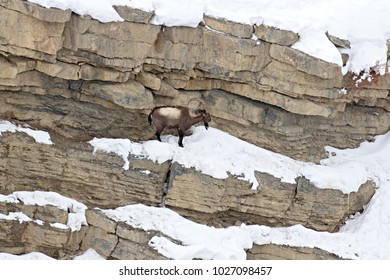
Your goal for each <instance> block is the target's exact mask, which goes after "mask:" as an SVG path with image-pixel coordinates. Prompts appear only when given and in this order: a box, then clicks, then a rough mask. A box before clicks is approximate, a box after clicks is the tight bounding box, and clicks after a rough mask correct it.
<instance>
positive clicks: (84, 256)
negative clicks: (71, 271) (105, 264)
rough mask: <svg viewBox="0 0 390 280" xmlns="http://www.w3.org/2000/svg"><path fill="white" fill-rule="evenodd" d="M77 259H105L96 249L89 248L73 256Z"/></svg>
mask: <svg viewBox="0 0 390 280" xmlns="http://www.w3.org/2000/svg"><path fill="white" fill-rule="evenodd" d="M73 259H74V260H76V261H87V260H104V258H103V257H102V256H101V255H99V254H98V253H97V252H96V251H95V250H94V249H92V248H89V249H88V250H86V251H85V252H84V253H82V254H81V255H79V256H76V257H74V258H73Z"/></svg>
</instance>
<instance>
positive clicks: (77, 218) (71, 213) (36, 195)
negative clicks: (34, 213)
mask: <svg viewBox="0 0 390 280" xmlns="http://www.w3.org/2000/svg"><path fill="white" fill-rule="evenodd" d="M0 202H7V203H19V202H23V203H24V204H25V205H38V206H45V205H51V206H55V207H57V208H59V209H62V210H64V211H67V212H68V221H67V223H66V225H60V224H59V223H54V224H52V226H54V227H57V228H62V229H65V227H66V228H70V229H71V230H72V231H77V230H80V228H81V226H82V225H87V219H86V217H85V210H86V209H87V206H85V205H84V204H83V203H80V202H78V201H76V200H74V199H71V198H68V197H65V196H62V195H60V194H58V193H55V192H44V191H33V192H30V191H18V192H14V193H12V194H10V195H7V196H5V195H0ZM18 215H19V216H15V217H16V219H18V220H19V221H21V222H22V221H32V220H31V218H29V217H28V216H26V215H25V214H23V213H20V214H18ZM3 216H4V215H3ZM3 216H1V215H0V219H2V218H3V219H6V217H3ZM10 217H12V216H10Z"/></svg>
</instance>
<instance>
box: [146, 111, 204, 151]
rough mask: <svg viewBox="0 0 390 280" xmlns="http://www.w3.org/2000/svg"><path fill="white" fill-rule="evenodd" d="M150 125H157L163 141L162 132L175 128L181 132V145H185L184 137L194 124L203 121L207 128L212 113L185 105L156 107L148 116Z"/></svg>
mask: <svg viewBox="0 0 390 280" xmlns="http://www.w3.org/2000/svg"><path fill="white" fill-rule="evenodd" d="M148 121H149V125H151V124H152V123H153V124H154V126H155V127H156V133H155V135H156V137H157V139H158V141H160V142H161V138H160V134H161V132H162V131H163V130H164V128H168V129H170V128H174V129H177V130H178V132H179V146H180V147H184V146H183V137H184V133H185V132H186V130H187V129H189V128H190V127H191V126H192V125H194V124H196V123H198V122H201V121H203V123H204V126H205V128H206V129H208V127H209V122H210V121H211V117H210V114H209V113H207V112H206V110H204V109H190V108H187V107H183V106H162V107H156V108H154V109H153V110H152V112H151V113H150V114H149V116H148Z"/></svg>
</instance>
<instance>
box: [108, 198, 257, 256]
mask: <svg viewBox="0 0 390 280" xmlns="http://www.w3.org/2000/svg"><path fill="white" fill-rule="evenodd" d="M102 211H103V212H104V213H105V214H106V215H107V216H108V217H110V218H112V219H114V220H116V221H121V222H125V223H127V224H129V225H131V226H132V227H135V228H142V229H144V230H145V231H149V230H157V231H160V232H161V233H163V234H165V235H167V236H169V237H171V238H173V239H175V240H178V241H181V243H182V244H180V245H178V244H175V243H173V242H172V241H170V240H169V239H167V238H165V237H161V236H155V237H153V238H152V239H151V240H150V242H149V245H150V246H151V247H153V248H155V249H156V250H158V251H159V252H160V253H161V254H163V255H165V256H167V257H170V258H174V259H192V258H202V259H225V260H228V259H245V257H246V254H245V251H244V250H243V249H244V248H250V247H251V246H252V241H251V239H250V236H249V234H247V233H246V232H244V231H242V230H240V229H239V228H237V227H229V228H226V229H216V228H213V227H208V226H205V225H201V224H197V223H194V222H192V221H189V220H187V219H184V218H183V217H181V216H180V215H178V214H177V213H175V212H173V211H171V210H169V209H166V208H156V207H148V206H144V205H141V204H138V205H129V206H125V207H120V208H117V209H115V210H102Z"/></svg>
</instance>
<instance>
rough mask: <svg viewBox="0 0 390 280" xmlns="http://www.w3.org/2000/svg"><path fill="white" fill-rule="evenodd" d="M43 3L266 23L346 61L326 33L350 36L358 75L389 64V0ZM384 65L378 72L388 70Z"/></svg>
mask: <svg viewBox="0 0 390 280" xmlns="http://www.w3.org/2000/svg"><path fill="white" fill-rule="evenodd" d="M29 1H30V2H34V3H37V4H40V5H42V6H45V7H56V8H60V9H71V10H73V11H74V12H75V13H78V14H80V15H90V16H91V17H93V18H95V19H97V20H99V21H101V22H111V21H123V19H122V18H121V17H120V16H119V15H118V13H117V12H116V11H115V10H114V9H113V8H112V5H126V6H129V7H133V8H137V9H141V10H144V11H154V13H155V15H154V17H153V18H152V23H153V24H158V25H165V26H190V27H196V26H198V24H199V23H200V22H202V20H203V14H205V15H208V16H211V17H216V18H226V19H228V20H231V21H235V22H240V23H246V24H251V25H254V24H256V25H260V24H265V25H269V26H275V27H277V28H280V29H285V30H292V31H294V32H296V33H298V34H299V35H300V40H299V42H297V43H296V44H295V45H294V46H293V47H294V48H296V49H299V50H301V51H303V52H305V53H307V54H310V55H312V56H315V57H317V58H320V59H322V60H325V61H327V62H331V63H335V64H337V65H339V66H342V62H341V55H340V52H339V51H338V50H337V49H336V47H335V46H334V45H333V44H332V43H331V42H330V41H329V40H328V39H327V37H326V36H325V33H326V32H328V33H329V34H331V35H334V36H337V37H339V38H342V39H347V40H349V41H350V43H351V49H350V50H347V51H345V50H340V51H342V52H347V53H348V54H349V55H350V59H349V61H348V63H347V65H346V66H345V67H344V68H343V73H344V74H345V73H347V72H348V71H350V72H354V73H355V74H359V73H360V72H361V71H362V70H365V71H366V72H368V69H369V68H370V67H372V66H374V65H383V66H385V65H386V60H387V54H386V52H387V47H386V40H387V39H388V38H390V22H389V20H388V12H389V11H390V2H389V1H387V0H354V1H352V0H317V1H309V0H295V1H289V0H95V1H77V0H29ZM385 70H386V69H385V67H383V68H382V69H381V73H380V74H384V71H385Z"/></svg>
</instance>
